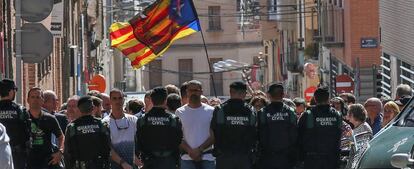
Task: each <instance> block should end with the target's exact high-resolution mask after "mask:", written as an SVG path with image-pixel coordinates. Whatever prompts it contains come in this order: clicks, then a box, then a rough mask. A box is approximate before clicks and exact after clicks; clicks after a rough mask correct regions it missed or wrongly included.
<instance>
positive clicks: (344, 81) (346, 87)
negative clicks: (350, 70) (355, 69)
mask: <svg viewBox="0 0 414 169" xmlns="http://www.w3.org/2000/svg"><path fill="white" fill-rule="evenodd" d="M335 79H336V85H335V86H336V93H337V94H341V93H354V80H353V79H352V78H351V77H350V76H348V75H338V76H336V78H335Z"/></svg>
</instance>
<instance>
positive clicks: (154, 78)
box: [149, 60, 162, 89]
mask: <svg viewBox="0 0 414 169" xmlns="http://www.w3.org/2000/svg"><path fill="white" fill-rule="evenodd" d="M157 86H162V62H161V60H154V61H152V62H151V63H149V88H150V89H152V88H154V87H157Z"/></svg>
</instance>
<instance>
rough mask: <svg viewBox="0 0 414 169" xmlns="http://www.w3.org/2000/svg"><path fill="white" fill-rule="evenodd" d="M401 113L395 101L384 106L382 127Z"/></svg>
mask: <svg viewBox="0 0 414 169" xmlns="http://www.w3.org/2000/svg"><path fill="white" fill-rule="evenodd" d="M398 113H400V108H399V107H398V105H397V103H395V102H394V101H389V102H387V103H386V104H385V105H384V119H383V121H382V124H381V126H382V127H385V126H386V125H387V124H388V123H389V122H390V121H391V120H392V119H393V118H394V117H395V116H397V114H398Z"/></svg>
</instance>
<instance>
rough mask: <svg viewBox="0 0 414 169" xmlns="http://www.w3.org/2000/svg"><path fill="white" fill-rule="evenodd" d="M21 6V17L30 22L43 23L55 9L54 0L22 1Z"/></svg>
mask: <svg viewBox="0 0 414 169" xmlns="http://www.w3.org/2000/svg"><path fill="white" fill-rule="evenodd" d="M21 4H22V6H21V10H22V11H21V12H22V14H21V15H22V16H21V17H22V19H24V20H25V21H28V22H40V21H42V20H43V19H45V18H46V17H48V16H49V14H50V12H52V9H53V0H21Z"/></svg>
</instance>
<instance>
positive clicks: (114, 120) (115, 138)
mask: <svg viewBox="0 0 414 169" xmlns="http://www.w3.org/2000/svg"><path fill="white" fill-rule="evenodd" d="M109 97H110V102H111V106H112V111H111V113H110V115H108V116H106V117H104V119H103V121H104V122H106V123H108V124H109V130H110V133H111V143H112V147H111V148H112V149H111V159H112V165H111V168H112V169H132V166H133V164H134V145H135V142H134V138H135V132H136V129H137V127H136V124H137V120H138V118H137V117H136V116H134V115H130V114H126V113H125V112H124V109H123V105H124V101H125V99H124V93H123V92H122V91H120V90H118V89H112V90H111V92H110V94H109Z"/></svg>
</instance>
